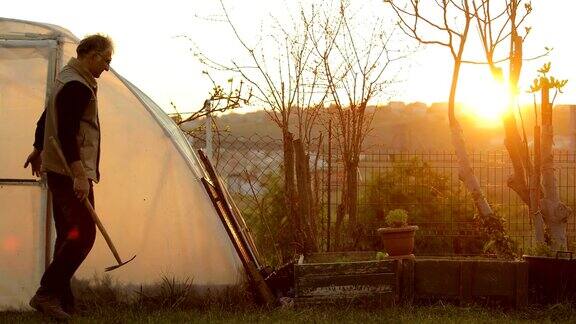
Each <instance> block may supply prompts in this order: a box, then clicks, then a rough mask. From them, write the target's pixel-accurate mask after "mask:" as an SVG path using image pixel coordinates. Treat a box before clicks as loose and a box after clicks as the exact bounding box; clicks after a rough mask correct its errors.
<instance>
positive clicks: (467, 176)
mask: <svg viewBox="0 0 576 324" xmlns="http://www.w3.org/2000/svg"><path fill="white" fill-rule="evenodd" d="M460 65H461V62H460V61H459V60H456V61H455V62H454V70H453V72H452V84H451V87H450V97H449V100H448V121H449V123H450V133H451V135H452V145H453V146H454V151H455V153H456V158H457V160H458V178H459V179H460V181H462V182H463V183H464V186H465V187H466V189H467V190H468V192H469V193H470V194H471V195H472V199H473V200H474V205H475V206H476V209H477V210H478V212H479V213H480V216H482V217H487V216H491V215H493V211H492V208H491V207H490V205H489V204H488V201H487V200H486V197H485V196H484V193H482V189H481V188H480V184H479V183H478V179H477V178H476V176H475V175H474V170H473V169H472V166H471V164H470V159H469V158H468V152H467V151H466V143H465V141H464V133H463V132H462V127H460V123H458V120H457V119H456V114H455V113H454V108H455V101H456V86H457V84H458V75H459V73H460Z"/></svg>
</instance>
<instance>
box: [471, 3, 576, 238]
mask: <svg viewBox="0 0 576 324" xmlns="http://www.w3.org/2000/svg"><path fill="white" fill-rule="evenodd" d="M473 3H474V4H475V6H474V7H475V17H476V21H477V25H478V31H479V36H480V40H481V41H482V45H483V47H484V51H485V56H486V63H487V65H488V67H489V68H490V71H491V72H492V75H493V76H494V78H495V79H497V80H502V79H503V72H502V69H501V68H500V67H498V65H497V63H498V62H506V61H507V62H508V64H509V69H508V70H509V74H508V87H509V90H510V91H509V96H510V100H509V105H508V109H507V111H506V112H505V113H504V115H503V118H502V122H503V126H504V133H505V141H504V144H505V147H506V149H507V151H508V154H509V156H510V160H511V161H512V166H513V174H512V175H511V176H510V177H509V179H508V186H509V187H510V188H511V189H512V190H514V192H516V193H517V194H518V196H519V197H520V198H521V199H522V201H523V202H524V203H525V204H526V205H527V206H528V209H529V213H530V216H531V217H532V220H533V223H534V229H535V237H536V241H537V242H538V243H541V244H542V243H544V238H545V235H544V233H545V228H544V225H545V224H546V227H547V228H548V229H549V231H550V232H551V233H554V234H552V245H553V246H554V247H555V248H559V247H561V246H564V247H566V230H565V228H566V225H565V224H566V221H567V215H569V214H570V213H571V210H570V209H569V208H568V207H567V206H566V205H565V204H563V203H561V202H560V200H559V197H558V195H557V194H553V191H554V190H556V191H557V188H556V184H555V181H554V173H553V169H554V168H553V159H552V149H551V148H552V145H551V138H552V134H553V133H552V124H551V123H552V119H551V110H550V113H549V114H548V113H547V112H548V109H547V107H548V106H549V103H548V100H547V97H548V95H547V93H548V90H547V89H548V88H550V86H552V88H556V89H557V90H559V89H560V88H561V87H562V86H563V84H561V83H559V81H558V80H554V79H553V78H551V80H550V79H549V78H548V77H547V76H546V73H547V72H548V70H549V67H550V66H549V65H548V66H544V67H543V68H542V69H541V70H540V71H539V72H540V73H542V76H541V77H540V78H539V79H538V81H537V82H535V84H534V85H533V86H532V87H533V89H532V90H533V91H538V90H541V91H542V93H543V94H542V100H543V101H542V106H541V107H542V117H543V118H542V123H543V129H545V130H546V133H545V134H546V136H545V137H542V138H541V132H540V126H539V125H538V124H537V123H536V125H535V129H534V143H536V144H539V143H542V148H545V151H546V153H545V156H546V158H545V161H546V164H545V165H544V164H542V163H541V161H542V160H541V155H540V153H541V152H540V146H539V145H535V152H534V153H535V154H534V162H532V160H531V158H530V152H529V149H528V140H527V137H526V133H525V132H524V133H523V137H521V136H520V132H519V129H518V123H517V122H516V117H515V112H514V107H518V106H519V105H518V94H519V85H518V80H519V79H520V73H521V70H522V62H523V60H524V59H523V51H522V47H523V43H524V41H525V39H526V37H527V36H528V34H529V32H530V30H531V29H530V28H528V27H526V28H525V33H524V36H522V35H520V32H519V30H520V29H521V25H522V23H523V22H524V21H525V19H526V17H527V16H528V15H529V14H530V13H531V12H532V5H531V3H530V2H524V3H523V1H522V0H509V1H504V2H501V3H498V5H499V6H494V5H493V4H491V3H490V1H488V0H484V1H481V2H479V3H478V4H477V2H476V1H474V2H473ZM522 9H523V11H521V10H522ZM506 40H508V41H509V42H508V43H509V50H508V56H507V57H504V58H501V59H496V58H495V57H494V56H495V52H496V50H497V48H498V47H501V45H504V44H505V41H506ZM549 51H550V49H548V48H547V49H546V52H545V53H544V54H541V55H539V56H537V57H536V58H538V57H541V56H543V55H547V54H548V52H549ZM530 59H534V58H530ZM519 112H520V111H519ZM519 115H520V116H521V114H519ZM544 116H547V117H548V116H550V118H549V119H546V120H544ZM535 120H537V118H535ZM548 122H549V124H548ZM521 127H522V129H524V125H523V124H521ZM542 135H544V134H542ZM548 139H549V140H548ZM544 170H547V171H550V170H552V171H551V172H544V173H545V175H546V177H545V178H544V179H543V180H544V184H545V185H547V186H548V188H547V189H544V192H543V188H542V182H541V174H542V172H543V171H544ZM552 187H553V188H555V189H552ZM543 195H544V196H545V197H549V198H545V199H541V197H542V196H543ZM552 201H553V202H552ZM556 210H557V212H556Z"/></svg>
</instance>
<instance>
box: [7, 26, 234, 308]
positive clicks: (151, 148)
mask: <svg viewBox="0 0 576 324" xmlns="http://www.w3.org/2000/svg"><path fill="white" fill-rule="evenodd" d="M56 36H63V37H64V38H63V39H64V43H63V47H62V49H63V60H62V61H63V62H64V63H65V62H67V61H68V59H69V58H70V57H71V56H73V55H74V54H75V47H76V42H77V39H75V38H74V37H73V36H72V35H71V34H70V33H69V32H67V31H65V30H63V29H61V28H58V27H55V26H51V25H43V24H38V23H32V22H23V21H15V20H10V19H2V18H0V179H24V180H26V179H28V180H30V179H34V178H33V177H32V176H31V174H30V173H31V172H30V170H29V169H27V170H24V169H23V168H22V165H23V162H24V160H25V158H26V156H27V154H28V153H29V152H30V150H31V149H32V143H33V138H34V129H35V123H36V120H37V119H38V117H39V116H40V114H41V113H42V110H43V107H44V100H45V97H46V84H47V80H49V79H50V73H49V72H48V71H49V70H50V62H54V60H55V58H56V57H57V56H56V55H54V53H56V49H53V48H50V47H45V44H44V43H42V42H38V43H37V44H39V45H38V47H34V46H32V47H30V46H29V45H30V44H31V43H28V47H26V48H22V47H18V46H6V44H7V43H6V42H4V43H2V41H3V40H2V39H4V40H5V39H20V40H35V39H36V40H37V39H42V38H55V37H56ZM32 43H33V42H32ZM3 44H4V46H3ZM12 44H17V42H13V43H12ZM41 44H43V45H41ZM151 77H153V76H151ZM98 84H99V90H98V98H99V116H100V123H101V128H102V155H101V156H102V158H101V164H100V169H101V174H102V177H101V181H100V183H98V184H96V186H95V196H96V204H95V205H96V212H97V213H98V214H99V216H100V218H101V220H102V222H103V223H104V225H105V226H106V228H107V230H108V232H109V234H110V236H111V237H112V240H113V241H114V243H115V245H116V247H117V249H118V250H119V252H120V255H121V256H122V257H123V258H129V257H132V255H134V254H136V255H137V257H136V259H135V260H134V261H132V262H131V263H129V264H127V265H126V266H124V267H122V268H119V269H118V270H115V271H113V272H110V273H109V274H110V275H111V277H112V280H117V281H118V282H119V283H121V284H127V285H146V284H153V283H157V282H159V281H160V280H161V278H162V276H167V277H170V278H172V277H174V278H176V279H177V280H185V279H190V280H192V281H193V283H195V284H198V285H231V284H235V283H238V282H239V281H240V280H241V279H242V271H241V263H240V260H239V259H238V256H237V255H236V253H235V251H234V249H233V246H232V243H231V242H230V239H229V238H228V236H227V235H226V231H225V230H224V227H223V225H222V224H221V223H220V220H219V218H218V215H217V213H216V211H215V210H214V208H213V206H212V202H211V201H210V199H209V197H208V195H207V193H206V192H205V190H204V188H203V185H202V183H201V182H200V178H201V177H202V173H201V172H202V168H201V167H200V166H199V165H198V159H197V157H196V156H195V154H194V152H193V150H192V149H191V147H190V146H189V144H188V142H187V141H186V139H185V137H184V136H183V135H182V133H181V132H180V131H179V129H178V128H177V127H176V125H175V124H174V123H173V122H172V121H171V120H170V118H169V117H168V116H166V115H165V114H164V113H163V112H162V110H161V109H160V108H159V107H158V106H157V105H156V104H154V103H153V102H152V100H150V98H148V97H147V96H146V95H144V94H143V93H142V92H141V91H140V90H138V89H137V88H136V87H134V86H133V85H132V84H130V83H129V82H127V81H126V80H124V79H123V78H122V77H120V76H119V75H117V74H116V73H107V72H105V73H103V74H102V76H101V77H100V79H99V80H98ZM42 188H43V187H42V186H41V185H30V184H20V185H18V184H10V185H7V184H6V183H4V184H2V183H0V310H1V309H6V308H20V307H22V306H24V305H26V304H27V301H28V299H29V298H30V297H31V295H32V294H33V293H34V290H35V289H36V288H37V285H38V282H39V279H40V276H41V274H42V272H43V269H44V251H45V248H46V246H45V237H44V232H45V229H44V228H45V223H44V220H45V211H44V210H43V208H44V207H43V206H45V202H44V201H43V198H42V197H44V196H45V189H44V191H43V189H42ZM43 192H44V193H43ZM114 262H115V261H114V258H113V257H112V255H111V253H110V252H109V250H108V248H107V246H106V243H105V242H104V240H103V239H102V238H101V236H100V235H98V236H97V239H96V243H95V245H94V248H93V250H92V252H91V253H90V255H89V256H88V258H87V259H86V261H85V263H84V264H83V265H82V266H81V268H80V269H79V271H78V272H77V274H76V277H77V278H79V279H87V280H90V279H94V278H95V277H98V276H102V275H103V274H104V273H103V271H104V268H105V267H107V266H111V265H113V264H114Z"/></svg>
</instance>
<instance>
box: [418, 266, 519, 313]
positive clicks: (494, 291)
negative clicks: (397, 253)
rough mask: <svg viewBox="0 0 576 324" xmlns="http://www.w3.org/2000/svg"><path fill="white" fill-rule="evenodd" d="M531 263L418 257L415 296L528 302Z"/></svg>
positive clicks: (468, 300)
mask: <svg viewBox="0 0 576 324" xmlns="http://www.w3.org/2000/svg"><path fill="white" fill-rule="evenodd" d="M527 295H528V267H527V264H526V262H523V261H502V260H496V259H482V258H465V257H458V258H455V257H454V258H440V257H420V256H419V257H417V258H416V262H415V265H414V298H416V299H444V300H456V301H459V302H464V303H467V302H473V301H484V300H494V301H504V302H507V303H509V304H512V305H516V306H523V305H525V304H526V303H527Z"/></svg>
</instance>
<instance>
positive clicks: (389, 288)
mask: <svg viewBox="0 0 576 324" xmlns="http://www.w3.org/2000/svg"><path fill="white" fill-rule="evenodd" d="M375 257H376V252H332V253H314V254H310V255H306V256H301V258H300V261H299V262H298V264H296V265H295V266H294V276H295V280H294V281H295V289H296V304H297V305H308V304H332V303H336V304H346V303H356V302H358V303H378V304H388V305H391V304H394V303H395V301H396V299H397V294H398V291H399V289H398V284H399V282H398V278H399V277H398V272H399V270H401V267H400V264H401V261H399V260H376V258H375ZM345 260H348V261H345ZM350 260H357V261H350Z"/></svg>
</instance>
